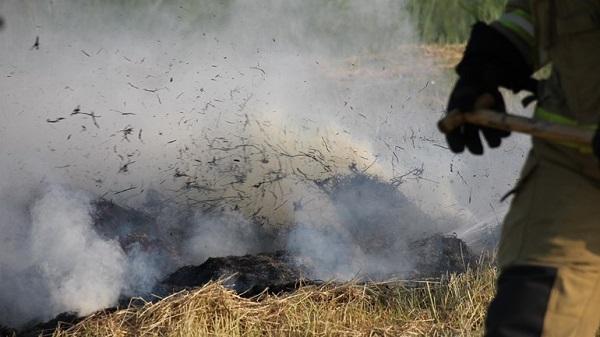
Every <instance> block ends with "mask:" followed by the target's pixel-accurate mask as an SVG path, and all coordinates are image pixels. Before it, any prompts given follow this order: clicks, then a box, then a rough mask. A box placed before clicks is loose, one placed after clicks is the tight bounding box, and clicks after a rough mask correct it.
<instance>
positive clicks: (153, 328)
mask: <svg viewBox="0 0 600 337" xmlns="http://www.w3.org/2000/svg"><path fill="white" fill-rule="evenodd" d="M495 276H496V270H495V268H493V267H491V266H484V267H481V268H479V269H478V270H471V271H469V272H467V273H465V274H461V275H451V276H449V277H448V278H446V279H445V280H440V281H427V282H425V281H423V282H420V283H412V284H407V283H402V282H393V283H380V284H369V285H360V284H355V283H347V284H341V285H334V284H329V285H324V286H318V287H317V286H304V287H301V288H300V289H299V290H298V291H297V292H294V293H292V294H287V295H280V296H275V295H266V294H265V295H262V296H259V297H257V298H252V299H245V298H242V297H239V296H237V295H236V294H234V293H233V292H231V291H229V290H227V289H225V288H224V287H222V286H221V285H220V284H218V283H213V284H209V285H207V286H204V287H202V288H199V289H197V290H193V291H189V292H181V293H178V294H175V295H172V296H170V297H168V298H165V299H163V300H161V301H159V302H156V303H154V304H150V303H148V304H146V305H143V306H140V307H136V308H133V307H132V308H129V309H125V310H120V311H116V312H112V313H97V314H95V315H92V316H91V317H89V318H88V319H86V320H85V321H83V322H81V323H79V324H77V325H75V326H72V327H64V328H63V330H60V331H57V332H56V333H55V334H54V336H56V337H76V336H77V337H79V336H222V337H238V336H240V337H241V336H244V337H250V336H311V337H312V336H340V337H341V336H357V337H358V336H481V334H482V326H483V320H484V315H485V309H486V307H487V305H488V303H489V301H490V299H491V298H492V295H493V293H494V278H495Z"/></svg>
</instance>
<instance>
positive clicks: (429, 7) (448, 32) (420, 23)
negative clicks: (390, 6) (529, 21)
mask: <svg viewBox="0 0 600 337" xmlns="http://www.w3.org/2000/svg"><path fill="white" fill-rule="evenodd" d="M505 4H506V0H407V9H408V11H409V12H410V13H411V16H412V17H413V18H415V23H416V25H417V28H418V31H419V34H420V36H421V38H422V39H423V40H424V41H426V42H430V43H461V42H465V41H466V39H467V38H468V37H469V32H470V27H471V25H472V24H473V23H475V21H477V20H481V21H486V22H489V21H492V20H494V19H496V18H497V17H498V16H500V14H501V13H502V9H503V8H504V5H505Z"/></svg>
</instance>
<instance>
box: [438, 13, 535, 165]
mask: <svg viewBox="0 0 600 337" xmlns="http://www.w3.org/2000/svg"><path fill="white" fill-rule="evenodd" d="M456 72H457V74H458V76H459V79H458V81H457V82H456V85H455V86H454V89H453V90H452V93H451V94H450V99H449V101H448V107H447V111H453V110H457V109H458V110H459V111H463V112H470V111H473V110H474V108H475V102H476V101H477V99H478V98H480V97H481V96H482V95H484V94H489V95H491V96H492V97H493V98H494V104H493V105H492V106H490V107H488V108H491V109H493V110H495V111H498V112H505V111H506V108H505V104H504V100H503V98H502V95H501V94H500V91H498V88H499V87H505V88H508V89H511V90H513V91H514V92H519V91H521V90H529V91H532V92H535V91H536V88H537V82H536V81H535V80H534V79H532V78H531V74H532V73H533V67H532V66H531V65H530V64H529V63H528V62H527V61H526V60H525V59H524V57H523V56H522V55H521V53H520V52H519V50H518V49H517V48H516V47H515V46H514V45H513V43H512V42H510V41H509V40H508V39H507V38H506V37H505V36H504V35H502V34H501V33H500V32H498V31H497V30H496V29H494V28H492V27H490V26H488V25H486V24H485V23H482V22H478V23H476V24H475V25H473V29H472V30H471V37H470V38H469V42H468V43H467V48H466V50H465V54H464V56H463V59H462V60H461V61H460V63H459V64H458V66H457V67H456ZM480 130H481V131H482V132H483V135H484V137H485V139H486V141H487V143H488V144H489V146H490V147H492V148H495V147H498V146H500V144H501V143H502V138H505V137H508V136H509V135H510V132H507V131H501V130H495V129H489V128H481V127H479V126H475V125H472V124H465V125H463V126H462V127H460V128H457V129H456V130H454V131H452V132H451V133H449V134H447V135H446V140H447V141H448V145H449V146H450V149H451V150H452V151H453V152H455V153H460V152H462V151H464V148H465V146H466V147H467V149H469V151H470V152H471V153H473V154H477V155H480V154H482V153H483V145H482V143H481V139H480V137H479V131H480Z"/></svg>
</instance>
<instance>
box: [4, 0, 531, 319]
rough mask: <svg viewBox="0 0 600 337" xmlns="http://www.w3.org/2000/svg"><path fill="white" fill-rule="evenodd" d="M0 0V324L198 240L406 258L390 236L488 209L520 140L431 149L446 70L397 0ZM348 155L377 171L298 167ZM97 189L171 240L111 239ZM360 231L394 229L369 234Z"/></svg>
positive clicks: (140, 271) (335, 164)
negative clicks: (98, 216)
mask: <svg viewBox="0 0 600 337" xmlns="http://www.w3.org/2000/svg"><path fill="white" fill-rule="evenodd" d="M0 13H1V14H2V15H3V17H4V18H5V28H4V29H3V30H2V31H1V32H0V45H2V46H10V48H1V49H0V102H1V103H0V111H1V112H0V113H1V114H2V115H1V117H2V123H1V124H0V158H2V161H1V163H0V173H1V174H2V178H3V182H1V183H0V195H1V197H2V201H3V202H2V208H1V211H0V228H1V229H2V231H1V234H0V238H1V239H2V245H0V252H1V254H0V274H1V275H2V277H1V278H0V280H1V281H0V323H1V324H11V325H18V324H24V323H27V322H28V321H30V320H33V319H43V318H47V317H49V316H51V315H54V314H57V313H59V312H61V311H66V310H75V311H80V312H82V313H86V312H90V311H93V310H95V309H100V308H102V307H104V306H110V305H112V304H114V303H115V302H116V300H117V298H118V296H119V294H125V295H137V294H145V293H147V292H148V291H150V290H151V289H152V286H153V284H154V283H155V282H156V281H157V280H159V279H160V278H161V277H162V276H163V275H164V273H166V272H168V271H170V270H172V269H174V268H176V267H177V266H179V265H181V264H185V263H201V262H202V261H203V260H204V259H205V258H207V257H209V256H220V255H229V254H243V253H252V252H257V251H264V250H272V249H278V248H289V249H291V250H294V251H298V252H301V253H302V254H303V255H304V256H306V257H307V258H310V259H312V260H313V261H312V262H313V264H314V265H315V270H314V271H313V272H314V276H315V277H319V278H324V279H327V278H332V277H337V278H350V277H354V276H355V275H356V274H358V273H367V274H379V273H383V272H385V271H386V270H388V269H390V270H392V269H394V271H399V270H401V269H403V268H409V267H410V259H409V258H406V257H405V256H403V255H402V254H401V252H402V249H403V248H404V246H405V244H406V242H408V240H409V239H411V238H413V237H418V236H419V235H424V233H429V232H433V231H441V232H453V231H455V232H458V233H459V234H460V233H467V234H469V235H474V236H476V233H477V232H478V231H477V230H474V229H473V227H472V226H473V225H477V226H476V228H479V227H481V226H480V225H487V224H492V225H493V224H496V223H497V222H498V221H499V219H501V217H502V215H503V212H504V210H505V208H506V205H503V204H499V203H498V202H497V200H498V199H499V197H500V196H501V195H502V194H503V193H504V192H505V191H506V190H508V189H509V188H510V185H511V184H512V181H513V179H514V176H515V175H516V172H517V171H518V167H519V164H520V162H521V161H522V160H523V158H522V157H523V156H524V153H525V151H526V149H525V148H526V146H524V145H523V144H524V141H523V139H522V138H513V139H512V140H511V141H509V142H508V143H507V144H506V145H505V146H504V148H503V149H502V150H500V151H496V152H494V154H493V157H492V156H484V157H482V158H472V157H469V156H455V155H453V154H451V153H450V152H449V151H448V150H447V149H446V148H445V144H444V141H443V139H442V137H441V136H440V135H439V134H438V132H437V130H436V129H435V121H436V120H437V119H438V118H439V116H440V115H441V112H442V111H443V109H444V104H445V97H446V96H447V93H448V85H447V84H448V82H449V81H448V78H447V77H448V76H447V75H448V74H447V72H446V71H444V70H441V69H438V68H436V67H435V66H434V61H433V60H432V59H430V58H427V57H425V56H424V54H423V53H422V52H421V50H420V49H419V48H418V46H417V44H418V40H417V39H416V37H415V35H414V34H413V30H412V28H411V21H410V18H409V17H408V15H407V14H406V13H405V12H404V11H403V7H402V2H401V1H392V0H377V1H368V2H365V1H359V0H350V1H333V0H332V1H318V0H310V1H277V0H269V1H241V0H228V1H173V2H168V3H163V2H162V1H148V2H144V3H143V4H141V2H140V3H139V4H138V2H135V1H134V2H127V1H123V2H120V1H89V2H81V1H75V0H55V1H51V2H43V3H42V2H38V1H27V0H9V1H2V2H0ZM36 40H37V41H39V45H38V46H36V45H34V43H35V42H36ZM349 167H352V169H350V168H349ZM357 173H358V176H359V177H366V175H369V174H370V175H376V176H378V177H379V180H369V179H370V178H369V179H367V178H364V179H367V180H362V181H361V180H360V179H359V180H353V181H352V182H350V183H349V184H346V185H343V186H345V187H347V189H346V190H344V191H345V192H343V193H340V192H339V190H335V189H331V188H330V189H327V188H325V189H324V187H323V186H325V185H326V184H325V185H323V184H316V183H315V182H319V183H320V182H323V181H324V180H327V179H331V178H332V177H342V176H344V175H347V174H357ZM361 179H363V178H361ZM381 182H387V183H389V184H383V183H381ZM390 184H391V185H390ZM66 186H68V187H66ZM389 186H393V187H394V191H391V190H389ZM155 191H159V192H155ZM359 192H360V193H364V194H362V195H359V194H357V193H359ZM98 196H103V197H104V198H107V199H110V200H113V201H114V202H116V203H118V204H121V205H125V206H129V207H132V208H135V209H139V210H142V211H143V212H145V213H147V214H151V215H152V216H153V217H154V218H155V219H157V220H156V227H155V228H151V229H148V231H147V233H145V234H146V235H148V236H149V239H148V241H149V242H154V241H152V240H155V241H156V240H158V241H161V242H166V243H165V245H166V246H168V247H172V246H173V245H175V244H176V243H177V244H179V245H180V249H175V250H174V251H173V252H172V251H170V250H169V251H163V250H152V249H149V248H148V247H145V246H144V245H142V244H134V245H132V246H128V247H127V249H125V250H124V249H122V248H120V246H119V245H118V244H117V243H116V241H118V239H119V237H120V235H121V234H122V233H105V232H101V231H100V230H98V229H97V228H94V227H93V225H92V219H91V218H90V217H89V214H93V213H94V210H95V207H96V206H95V205H94V204H93V203H92V199H95V198H96V197H98ZM365 196H366V197H365ZM365 200H367V201H365ZM350 211H354V212H355V213H354V217H351V218H348V216H347V215H348V213H349V212H350ZM382 212H383V213H384V214H383V215H381V216H378V214H380V213H382ZM356 219H362V220H368V219H371V220H373V219H375V220H377V221H371V222H368V221H365V223H368V224H369V226H365V227H362V226H364V224H363V222H360V221H359V222H357V221H356ZM293 225H297V226H293ZM122 227H123V229H122V230H123V231H124V232H127V230H129V229H131V228H130V227H131V226H130V225H129V224H127V223H123V224H122ZM369 228H371V229H372V230H369ZM171 233H184V234H185V237H186V238H187V240H186V241H184V242H174V240H172V239H169V238H170V237H171V236H170V235H171ZM364 233H377V234H378V235H383V236H386V235H387V237H394V238H396V237H397V239H396V240H393V241H392V242H389V243H388V244H386V245H385V247H381V249H377V250H375V251H374V250H373V248H372V247H373V245H368V244H365V243H364V242H362V241H360V240H358V241H357V237H360V236H361V235H362V236H363V237H364ZM471 233H475V234H471ZM377 239H379V238H374V240H373V241H377ZM169 240H172V241H169ZM384 241H385V240H384ZM315 261H316V263H315ZM90 279H93V280H92V282H86V280H90Z"/></svg>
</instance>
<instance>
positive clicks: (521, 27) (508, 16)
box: [498, 9, 535, 48]
mask: <svg viewBox="0 0 600 337" xmlns="http://www.w3.org/2000/svg"><path fill="white" fill-rule="evenodd" d="M498 22H499V23H500V24H501V25H502V26H504V27H505V28H507V29H509V30H510V31H512V32H514V33H515V34H517V35H518V36H519V37H520V38H522V39H523V40H524V41H525V42H527V44H528V45H529V46H530V47H531V48H533V46H534V44H535V31H534V28H533V21H532V18H531V15H530V14H529V13H527V12H525V11H523V10H520V9H516V10H513V11H510V12H507V13H504V14H503V15H502V16H501V17H500V18H499V19H498Z"/></svg>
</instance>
